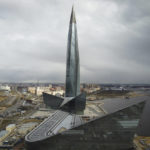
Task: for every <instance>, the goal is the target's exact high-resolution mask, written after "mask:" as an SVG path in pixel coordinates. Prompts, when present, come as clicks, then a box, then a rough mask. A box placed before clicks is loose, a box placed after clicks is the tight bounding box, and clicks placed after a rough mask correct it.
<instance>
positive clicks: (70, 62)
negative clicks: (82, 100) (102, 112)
mask: <svg viewBox="0 0 150 150" xmlns="http://www.w3.org/2000/svg"><path fill="white" fill-rule="evenodd" d="M79 94H80V63H79V49H78V37H77V26H76V18H75V12H74V8H73V7H72V12H71V18H70V25H69V33H68V45H67V62H66V95H65V96H66V97H75V96H77V95H79Z"/></svg>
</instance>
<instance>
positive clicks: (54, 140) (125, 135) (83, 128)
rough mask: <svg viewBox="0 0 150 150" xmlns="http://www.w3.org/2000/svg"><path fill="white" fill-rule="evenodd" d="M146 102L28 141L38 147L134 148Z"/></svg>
mask: <svg viewBox="0 0 150 150" xmlns="http://www.w3.org/2000/svg"><path fill="white" fill-rule="evenodd" d="M143 107H144V102H142V103H139V104H136V105H133V106H131V107H128V108H125V109H123V110H120V111H118V112H115V113H112V114H110V115H107V116H104V117H101V118H97V119H95V120H92V121H90V122H88V123H85V124H82V125H80V126H78V127H75V128H73V129H71V130H67V131H65V132H62V133H59V134H57V135H55V136H53V137H50V138H48V139H45V140H43V141H38V142H35V143H28V149H34V148H35V149H38V150H128V149H131V148H132V146H133V145H132V143H133V136H134V134H135V133H136V129H137V126H138V122H139V119H140V117H141V114H142V110H143Z"/></svg>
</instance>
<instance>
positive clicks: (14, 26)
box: [0, 0, 150, 83]
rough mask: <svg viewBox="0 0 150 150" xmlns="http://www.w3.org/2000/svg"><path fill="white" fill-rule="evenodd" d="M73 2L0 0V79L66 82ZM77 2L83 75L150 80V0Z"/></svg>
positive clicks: (86, 77)
mask: <svg viewBox="0 0 150 150" xmlns="http://www.w3.org/2000/svg"><path fill="white" fill-rule="evenodd" d="M72 3H73V1H68V0H61V1H60V0H51V1H49V0H44V1H43V0H36V1H35V0H13V1H10V0H0V28H1V30H0V39H1V42H0V53H1V55H0V81H32V80H41V81H55V82H57V81H60V82H64V80H65V63H66V48H67V34H68V25H69V17H70V13H71V7H72ZM74 3H75V10H76V17H77V27H78V38H79V50H80V62H81V81H84V82H103V83H108V82H111V83H113V82H114V83H118V82H122V83H123V82H124V83H148V82H149V83H150V78H149V76H150V71H149V65H150V59H149V56H150V50H149V49H150V42H149V41H150V37H149V33H150V21H149V20H150V2H149V1H147V0H132V1H131V0H125V1H122V0H106V1H103V0H99V1H97V0H92V1H90V0H85V1H76V2H74Z"/></svg>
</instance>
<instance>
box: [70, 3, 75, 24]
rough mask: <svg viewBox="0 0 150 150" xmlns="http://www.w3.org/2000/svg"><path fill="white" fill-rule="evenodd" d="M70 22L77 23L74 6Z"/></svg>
mask: <svg viewBox="0 0 150 150" xmlns="http://www.w3.org/2000/svg"><path fill="white" fill-rule="evenodd" d="M70 23H76V17H75V12H74V6H72V12H71V18H70Z"/></svg>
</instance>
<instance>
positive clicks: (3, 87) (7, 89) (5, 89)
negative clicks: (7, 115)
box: [0, 85, 11, 91]
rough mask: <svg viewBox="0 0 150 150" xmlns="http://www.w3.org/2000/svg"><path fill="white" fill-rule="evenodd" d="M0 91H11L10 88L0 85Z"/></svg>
mask: <svg viewBox="0 0 150 150" xmlns="http://www.w3.org/2000/svg"><path fill="white" fill-rule="evenodd" d="M0 90H4V91H11V88H10V86H8V85H0Z"/></svg>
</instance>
